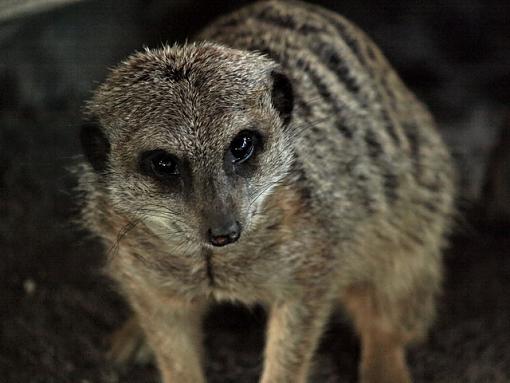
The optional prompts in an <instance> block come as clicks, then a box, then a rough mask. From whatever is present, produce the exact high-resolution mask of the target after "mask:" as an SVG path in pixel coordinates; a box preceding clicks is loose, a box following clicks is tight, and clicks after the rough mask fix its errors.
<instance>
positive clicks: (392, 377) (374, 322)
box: [343, 285, 412, 383]
mask: <svg viewBox="0 0 510 383" xmlns="http://www.w3.org/2000/svg"><path fill="white" fill-rule="evenodd" d="M343 303H344V305H345V308H346V309H347V312H348V313H349V314H350V315H351V317H352V319H353V321H354V326H355V328H356V330H357V332H358V334H359V336H360V340H361V362H360V368H359V372H360V382H361V383H410V382H411V381H412V379H411V375H410V372H409V369H408V367H407V364H406V360H405V346H406V344H407V343H408V342H409V341H410V340H412V338H411V337H410V336H409V334H404V333H402V331H401V330H398V329H397V326H392V323H391V322H388V320H387V319H386V318H385V317H384V315H383V314H382V313H381V312H380V310H378V308H377V302H376V301H375V300H374V294H373V290H372V289H371V288H370V287H368V286H365V285H363V286H352V287H350V288H348V289H347V291H346V292H345V294H344V295H343Z"/></svg>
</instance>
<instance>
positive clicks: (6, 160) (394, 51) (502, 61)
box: [0, 0, 510, 383]
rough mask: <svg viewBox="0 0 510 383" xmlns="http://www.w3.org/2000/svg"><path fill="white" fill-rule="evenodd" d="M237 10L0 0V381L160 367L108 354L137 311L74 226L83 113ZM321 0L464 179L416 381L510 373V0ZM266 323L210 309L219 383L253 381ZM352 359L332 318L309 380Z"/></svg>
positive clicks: (331, 373) (349, 373) (333, 372)
mask: <svg viewBox="0 0 510 383" xmlns="http://www.w3.org/2000/svg"><path fill="white" fill-rule="evenodd" d="M10 3H12V1H11V2H10ZM22 3H26V2H24V1H23V2H22ZM243 3H246V2H245V1H239V2H234V1H196V2H193V1H172V0H170V1H158V0H152V1H141V0H128V1H126V0H124V1H121V0H106V1H81V2H76V3H73V4H71V5H69V6H65V7H64V6H61V7H54V8H51V9H46V10H44V9H43V8H44V7H43V8H40V9H38V11H37V12H35V11H34V12H31V11H30V8H26V9H20V10H16V11H12V7H11V8H9V2H7V3H0V381H2V382H8V383H10V382H13V383H14V382H20V383H24V382H34V383H35V382H45V383H46V382H48V383H49V382H52V383H53V382H55V383H57V382H58V383H71V382H72V383H74V382H78V383H86V382H89V383H92V382H101V383H103V382H104V383H107V382H108V383H110V382H111V383H113V382H120V381H121V382H155V381H157V374H156V370H155V368H154V366H153V365H151V364H149V365H145V366H141V365H140V366H138V365H134V366H132V367H130V368H128V369H127V370H125V371H122V372H119V371H116V370H115V369H114V368H113V367H112V366H111V365H110V364H109V363H108V362H107V361H106V360H105V358H104V351H105V350H106V349H107V337H108V335H109V334H110V333H111V332H112V331H113V330H114V329H116V328H118V327H119V325H120V324H121V323H122V321H123V320H124V319H125V318H126V316H127V315H128V310H127V308H126V306H125V305H124V303H123V301H122V299H121V298H119V296H118V295H117V294H116V293H115V291H114V288H113V287H112V285H111V284H110V282H109V281H108V280H107V279H106V278H105V277H103V276H102V275H101V272H100V267H101V263H102V261H103V255H102V254H103V249H101V247H100V246H99V245H98V244H97V243H96V242H95V240H94V239H93V238H90V236H89V235H88V234H87V233H86V232H84V231H82V230H80V229H79V228H78V227H77V225H75V224H74V223H73V219H75V217H76V212H77V208H78V202H77V200H76V194H75V193H74V192H73V187H74V186H75V179H74V177H73V176H72V175H71V174H70V173H69V172H68V171H67V169H68V168H70V167H72V166H73V165H74V164H76V163H77V162H79V161H80V160H81V153H80V149H79V143H78V129H79V125H80V118H81V115H80V108H81V106H82V105H83V101H84V100H85V99H86V98H88V97H89V96H90V95H91V91H92V90H93V89H94V88H95V87H96V86H97V85H98V84H99V83H100V82H101V81H102V80H103V79H104V76H105V74H106V72H107V69H108V67H111V66H112V65H114V64H116V63H117V62H118V61H120V60H121V59H123V58H124V57H126V56H127V55H128V54H130V53H132V52H133V51H135V50H139V49H141V48H142V46H144V45H147V46H149V47H158V46H160V45H161V44H162V43H165V42H169V43H173V42H174V41H181V42H182V41H184V39H185V38H186V37H187V36H191V35H192V34H193V33H194V32H195V31H197V30H198V29H199V28H200V27H201V26H203V25H205V24H206V23H207V22H208V21H209V20H210V19H212V18H213V17H215V16H216V15H219V14H222V13H225V12H227V11H228V10H231V9H233V8H236V7H238V6H240V5H241V4H243ZM320 3H321V4H323V5H325V6H327V7H329V8H331V9H335V10H337V11H338V12H340V13H342V14H344V15H346V16H347V17H349V18H350V19H352V20H353V21H355V22H356V23H357V24H358V25H359V26H361V27H362V29H364V30H365V31H367V32H368V33H369V34H370V35H371V36H372V38H373V39H374V40H375V41H376V42H377V43H378V44H379V45H380V46H381V47H382V49H383V51H384V52H385V53H386V54H387V56H388V58H389V59H390V61H391V62H392V63H393V64H394V65H395V66H396V68H397V70H398V71H399V73H400V74H401V75H402V77H403V78H404V80H405V81H406V82H407V83H408V84H409V86H410V87H411V88H412V89H413V90H414V91H415V92H416V93H417V94H418V95H419V96H420V97H421V98H422V99H423V100H424V101H425V102H426V103H427V104H428V105H429V106H430V108H431V109H432V111H433V113H434V115H435V116H436V118H437V120H438V122H439V126H440V129H441V132H442V134H443V136H444V137H445V140H446V141H447V143H448V144H449V146H450V148H451V150H452V153H453V154H454V156H455V158H456V160H457V163H458V167H459V172H460V174H461V195H460V196H459V201H458V203H459V208H460V209H461V211H462V217H461V218H460V219H459V222H458V225H457V230H456V233H455V235H454V236H453V239H452V246H451V248H450V250H449V251H448V253H447V256H446V272H447V282H446V285H445V293H444V297H443V299H442V301H441V304H440V309H439V318H438V321H437V323H436V324H435V326H434V327H433V329H432V331H431V335H430V337H429V339H428V341H427V342H426V343H424V344H422V345H420V346H416V347H414V348H413V349H412V350H411V351H410V354H409V361H410V364H411V366H412V370H413V375H414V377H415V380H416V381H417V382H445V383H446V382H510V319H509V318H510V298H509V294H510V258H509V257H510V254H509V245H510V235H509V233H510V231H509V227H510V226H509V225H508V223H509V217H510V102H509V101H510V2H508V1H492V0H489V1H483V0H479V1H476V0H464V1H460V0H459V1H421V2H419V1H392V2H390V1H375V0H374V1H369V0H357V1H355V0H346V1H329V2H327V1H322V2H320ZM264 320H265V318H264V313H263V312H262V311H261V310H260V309H254V310H251V311H246V310H244V309H242V308H238V307H232V306H221V307H220V308H218V309H216V310H214V311H213V312H212V313H211V315H210V317H209V319H208V320H207V321H206V324H205V326H206V334H207V336H206V345H207V348H208V354H207V362H206V364H207V373H208V377H209V380H210V381H211V382H256V381H257V376H258V374H259V373H260V367H261V362H262V360H261V351H262V347H263V331H264ZM357 358H358V346H357V343H356V339H355V336H354V335H353V334H352V332H351V330H350V328H349V326H348V324H347V323H345V321H344V320H343V319H342V317H341V316H335V317H334V318H333V319H332V323H331V326H330V329H329V331H328V332H327V333H326V335H325V337H324V341H323V345H322V346H321V349H320V351H319V353H318V358H317V365H316V366H317V371H316V373H315V375H314V379H313V380H312V381H313V382H319V383H322V382H328V383H329V382H354V381H355V375H356V364H357Z"/></svg>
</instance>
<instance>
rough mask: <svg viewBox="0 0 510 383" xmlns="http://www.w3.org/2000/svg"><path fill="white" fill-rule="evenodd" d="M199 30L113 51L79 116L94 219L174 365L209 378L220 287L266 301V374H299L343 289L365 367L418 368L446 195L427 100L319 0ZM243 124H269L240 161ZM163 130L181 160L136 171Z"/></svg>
mask: <svg viewBox="0 0 510 383" xmlns="http://www.w3.org/2000/svg"><path fill="white" fill-rule="evenodd" d="M198 39H200V40H207V41H208V42H198V43H192V44H186V45H184V46H174V47H163V48H162V49H158V50H146V51H144V52H140V53H137V54H135V55H133V56H131V57H130V58H128V59H127V60H126V61H125V62H123V63H121V64H120V65H119V66H118V67H117V68H116V69H114V70H113V71H112V72H111V74H110V76H109V77H108V79H107V80H106V81H105V83H104V84H103V85H101V86H100V87H99V89H98V90H97V91H96V93H95V95H94V97H93V99H92V100H91V101H90V102H89V104H88V107H87V115H88V117H89V119H90V120H91V121H92V122H93V126H92V127H90V126H89V127H88V128H87V129H86V130H84V134H83V136H82V138H83V142H84V147H85V152H86V154H87V157H88V159H89V161H90V164H91V165H92V166H90V165H88V164H84V165H83V166H82V168H81V169H80V172H81V189H82V190H83V191H84V192H85V202H86V204H85V205H86V206H85V208H84V210H83V221H84V223H85V225H86V226H87V227H88V228H90V229H91V230H92V231H93V232H94V233H95V234H97V235H98V236H99V237H101V238H102V239H103V240H104V242H105V244H106V245H107V248H108V249H109V263H108V267H107V271H108V272H109V274H110V275H111V276H112V277H113V278H114V279H115V280H116V281H117V282H118V283H119V286H120V287H121V289H122V291H123V292H124V294H125V295H126V297H127V298H128V300H129V302H130V303H131V305H132V307H133V309H134V311H135V313H136V317H137V319H138V322H139V323H140V326H141V327H142V328H143V331H144V333H145V335H146V338H147V340H148V343H149V345H150V346H151V347H152V349H153V350H154V352H155V356H156V359H157V362H158V365H159V368H160V370H161V373H162V376H163V380H164V382H165V383H170V382H179V383H182V382H198V383H199V382H203V381H204V380H205V378H204V376H203V373H202V368H201V364H202V360H203V355H202V351H201V331H200V328H201V318H202V315H203V313H204V311H205V310H206V309H207V307H208V306H209V305H210V304H213V303H214V302H216V301H224V300H228V301H237V302H241V303H244V304H247V305H251V304H254V303H260V304H263V305H265V306H266V307H268V310H269V321H268V329H267V344H266V349H265V364H264V370H263V374H262V377H261V382H262V383H286V382H288V383H296V382H297V383H304V382H306V380H307V378H308V376H309V370H310V366H311V364H312V359H313V354H314V351H315V349H316V346H317V344H318V341H319V338H320V336H321V334H322V331H323V327H324V325H325V323H326V322H327V320H328V318H329V315H330V313H331V311H332V310H333V308H334V307H335V306H336V305H337V304H338V303H340V304H342V305H343V307H345V309H346V312H347V313H348V314H349V315H350V316H351V317H352V319H353V323H354V326H355V328H356V330H357V331H358V333H359V335H360V338H361V344H362V360H361V364H360V373H361V381H362V382H364V383H376V382H394V383H407V382H409V381H410V379H411V378H410V375H409V371H408V369H407V366H406V363H405V346H406V345H407V344H408V343H409V342H412V341H416V340H418V339H420V338H422V337H423V336H424V335H425V334H426V331H427V328H428V327H429V326H430V324H431V322H432V320H433V317H434V306H435V299H436V296H437V294H438V293H439V291H440V285H441V275H442V273H441V252H442V248H443V247H444V245H445V235H446V234H447V233H448V231H449V228H450V223H451V217H452V214H453V198H454V179H453V178H454V174H453V170H452V167H451V160H450V157H449V155H448V152H447V151H446V149H445V147H444V145H443V143H442V141H441V139H440V138H439V136H438V134H437V132H436V130H435V126H434V122H433V119H432V118H431V116H430V114H429V113H428V111H427V110H426V108H425V107H424V106H423V105H422V104H421V103H420V102H419V101H418V100H416V98H415V97H414V96H413V95H412V94H411V93H410V92H409V91H408V90H407V88H406V87H405V86H404V84H403V83H402V82H401V81H400V79H399V78H398V76H397V75H396V74H395V73H394V71H393V70H392V69H391V67H390V66H389V64H388V63H387V61H386V60H385V58H384V56H383V55H382V53H381V52H380V51H379V50H378V48H377V47H376V46H375V45H374V44H373V43H372V42H371V40H370V39H369V38H368V37H367V36H366V35H365V34H364V33H363V32H361V31H360V30H359V29H358V28H356V27H355V26H354V25H352V24H351V23H349V22H348V21H347V20H345V19H343V18H342V17H340V16H338V15H335V14H333V13H331V12H329V11H326V10H325V9H322V8H319V7H316V6H312V5H309V4H305V3H299V2H280V1H268V2H259V3H256V4H254V5H251V6H249V7H247V8H244V9H242V10H240V11H238V12H236V13H233V14H231V15H228V16H225V17H224V18H222V19H220V20H218V21H216V22H215V23H213V24H212V25H211V26H210V27H208V28H207V29H206V30H204V31H203V32H202V33H201V34H200V35H199V36H198ZM289 84H291V85H289ZM290 86H291V87H292V92H291V91H290ZM289 105H293V108H292V110H291V108H290V107H289ZM94 124H95V125H94ZM94 126H95V127H94ZM243 130H251V131H252V130H255V131H257V132H258V133H259V134H260V137H261V140H262V144H261V145H260V146H257V148H256V152H255V154H254V156H253V158H250V159H249V160H247V162H246V164H244V165H242V166H241V165H234V163H233V162H231V161H230V160H227V159H228V158H229V157H228V156H229V153H230V152H229V151H230V150H231V149H230V146H229V145H232V144H231V142H233V139H234V137H236V135H237V134H239V132H241V131H243ZM155 149H158V150H164V151H166V152H168V153H171V154H172V155H173V156H174V158H177V159H178V160H177V161H178V168H179V170H180V174H179V175H178V176H172V177H170V178H169V179H166V180H161V179H157V178H155V177H154V175H153V174H152V175H151V174H147V173H146V172H145V173H144V171H143V166H142V165H143V164H142V162H141V161H142V159H143V158H144V157H143V155H142V154H143V153H144V152H147V151H151V150H155ZM141 164H142V165H141ZM226 217H227V218H228V217H234V218H235V219H236V220H237V221H238V222H239V223H240V226H241V227H242V233H241V237H240V239H239V240H238V241H237V242H235V243H232V244H229V245H227V246H224V247H214V246H212V245H211V244H210V243H208V240H207V236H206V235H205V233H207V228H209V227H211V225H213V224H214V223H212V222H221V220H226V219H227V218H226ZM228 219H231V218H228ZM132 329H136V327H132ZM133 331H134V332H136V331H135V330H133ZM127 333H129V331H127ZM122 337H125V335H123V336H121V338H122ZM128 343H129V342H128ZM120 349H122V347H121V348H120Z"/></svg>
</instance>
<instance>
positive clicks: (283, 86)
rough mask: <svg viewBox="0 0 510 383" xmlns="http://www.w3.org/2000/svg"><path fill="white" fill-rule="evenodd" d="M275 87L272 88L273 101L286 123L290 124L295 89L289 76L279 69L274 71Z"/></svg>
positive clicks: (272, 74)
mask: <svg viewBox="0 0 510 383" xmlns="http://www.w3.org/2000/svg"><path fill="white" fill-rule="evenodd" d="M271 77H272V79H273V89H272V90H271V103H272V104H273V106H274V108H275V109H276V110H277V111H278V114H279V115H280V117H281V118H282V120H283V124H284V125H288V124H289V122H290V119H291V117H292V109H293V108H294V91H293V90H292V84H291V83H290V80H289V78H288V77H287V76H286V75H285V74H283V73H281V72H278V71H272V72H271Z"/></svg>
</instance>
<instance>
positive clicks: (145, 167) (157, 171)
mask: <svg viewBox="0 0 510 383" xmlns="http://www.w3.org/2000/svg"><path fill="white" fill-rule="evenodd" d="M140 167H141V169H142V171H143V173H145V174H147V175H150V176H153V177H156V178H168V177H171V176H176V175H179V168H178V167H177V160H176V158H175V157H174V156H172V155H171V154H169V153H167V152H165V151H164V150H160V149H158V150H151V151H149V152H145V153H142V155H141V159H140Z"/></svg>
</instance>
